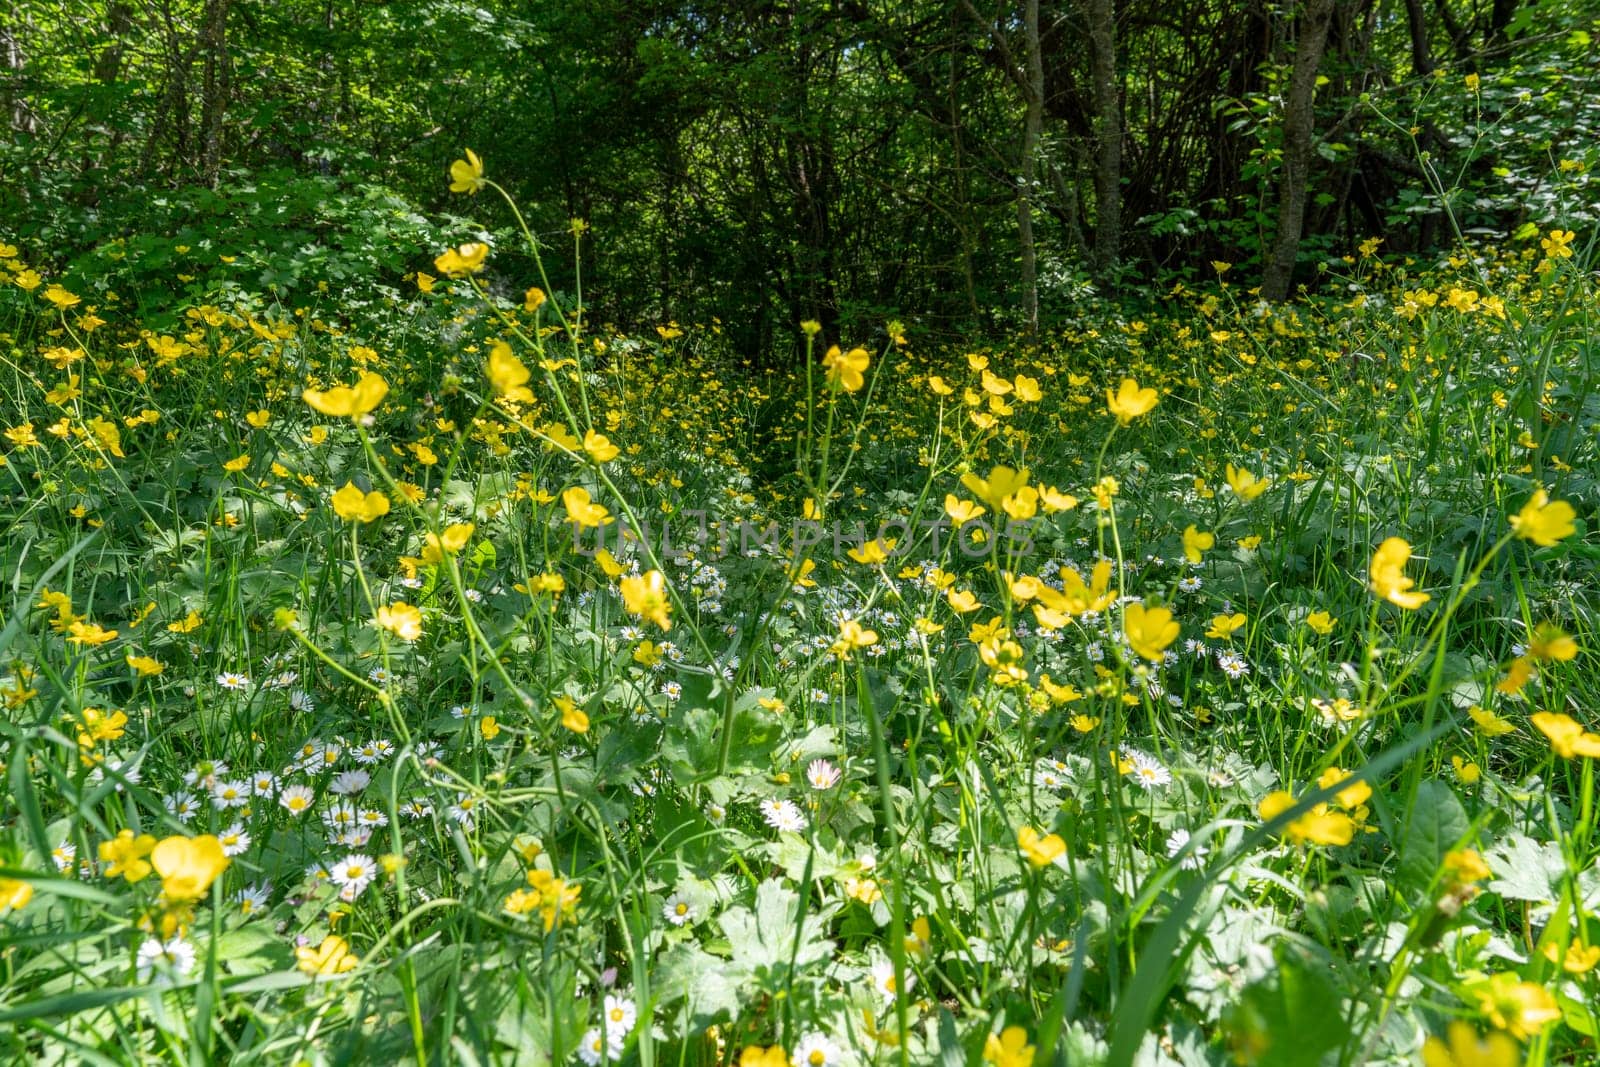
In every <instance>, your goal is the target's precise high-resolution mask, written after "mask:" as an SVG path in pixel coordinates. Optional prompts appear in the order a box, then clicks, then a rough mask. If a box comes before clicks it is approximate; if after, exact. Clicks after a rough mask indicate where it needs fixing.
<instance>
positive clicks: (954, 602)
mask: <svg viewBox="0 0 1600 1067" xmlns="http://www.w3.org/2000/svg"><path fill="white" fill-rule="evenodd" d="M944 599H945V602H946V603H947V604H949V605H950V610H951V611H954V612H955V613H956V614H958V615H965V614H966V613H967V612H969V611H977V610H978V609H979V608H980V607H982V606H983V605H982V604H980V603H978V598H977V596H976V595H974V594H973V593H972V592H971V591H970V590H967V589H951V590H950V591H948V592H947V593H945V595H944Z"/></svg>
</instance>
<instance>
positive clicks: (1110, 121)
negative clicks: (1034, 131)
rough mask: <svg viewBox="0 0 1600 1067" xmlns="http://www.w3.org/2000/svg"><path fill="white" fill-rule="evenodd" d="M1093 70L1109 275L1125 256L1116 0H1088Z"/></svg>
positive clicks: (1100, 261)
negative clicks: (1114, 1) (1123, 250)
mask: <svg viewBox="0 0 1600 1067" xmlns="http://www.w3.org/2000/svg"><path fill="white" fill-rule="evenodd" d="M1087 9H1088V10H1087V14H1088V19H1089V70H1090V81H1091V84H1092V88H1093V93H1094V140H1095V168H1094V200H1095V228H1094V261H1095V270H1096V273H1098V274H1099V275H1100V277H1101V278H1102V279H1106V278H1109V277H1110V276H1111V275H1112V274H1113V273H1114V272H1115V271H1116V269H1117V264H1118V262H1119V261H1120V260H1121V258H1122V93H1121V85H1120V84H1119V81H1118V79H1117V20H1116V11H1115V9H1114V7H1113V0H1088V4H1087Z"/></svg>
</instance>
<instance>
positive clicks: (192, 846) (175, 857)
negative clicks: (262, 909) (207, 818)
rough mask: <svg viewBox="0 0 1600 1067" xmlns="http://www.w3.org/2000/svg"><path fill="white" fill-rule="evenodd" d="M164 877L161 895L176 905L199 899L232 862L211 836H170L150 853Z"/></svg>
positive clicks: (155, 865)
mask: <svg viewBox="0 0 1600 1067" xmlns="http://www.w3.org/2000/svg"><path fill="white" fill-rule="evenodd" d="M150 862H151V865H152V866H153V867H155V869H156V873H157V874H159V875H160V876H161V892H162V894H163V895H165V896H166V898H167V899H168V900H169V901H172V902H173V903H185V902H188V901H193V900H199V899H200V898H201V897H202V896H204V895H205V891H206V890H207V889H209V888H210V887H211V883H212V882H213V881H215V880H216V877H217V876H218V875H219V874H221V873H222V872H223V871H225V870H227V869H228V864H229V863H230V862H231V861H230V860H229V859H228V857H227V856H225V855H223V854H222V842H221V841H218V840H217V839H216V838H215V837H213V836H211V835H210V834H205V835H202V836H200V837H168V838H165V839H163V840H162V841H161V842H160V843H159V844H157V845H156V847H155V848H154V849H153V850H152V851H151V853H150Z"/></svg>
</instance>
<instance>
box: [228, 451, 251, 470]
mask: <svg viewBox="0 0 1600 1067" xmlns="http://www.w3.org/2000/svg"><path fill="white" fill-rule="evenodd" d="M248 466H250V457H249V455H243V456H235V457H234V458H233V459H230V460H228V462H226V463H224V464H223V465H222V469H223V470H225V471H227V472H228V473H229V474H238V473H239V472H240V471H242V470H244V469H245V468H246V467H248Z"/></svg>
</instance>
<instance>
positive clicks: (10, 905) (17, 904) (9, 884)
mask: <svg viewBox="0 0 1600 1067" xmlns="http://www.w3.org/2000/svg"><path fill="white" fill-rule="evenodd" d="M32 899H33V883H32V882H24V881H23V880H22V879H20V878H5V877H0V912H7V911H21V910H22V909H23V908H26V907H27V906H28V901H30V900H32Z"/></svg>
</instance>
